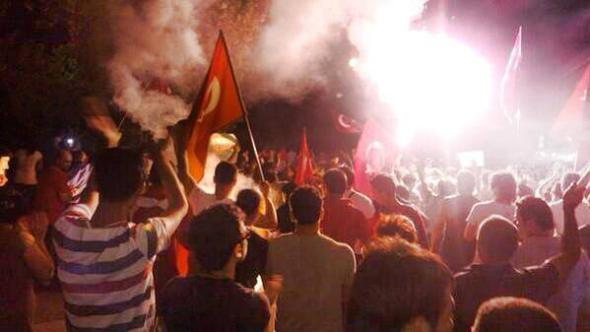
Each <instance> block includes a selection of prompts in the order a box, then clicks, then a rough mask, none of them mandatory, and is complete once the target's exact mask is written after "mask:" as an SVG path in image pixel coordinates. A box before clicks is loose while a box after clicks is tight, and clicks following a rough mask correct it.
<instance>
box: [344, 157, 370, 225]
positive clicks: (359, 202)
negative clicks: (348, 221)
mask: <svg viewBox="0 0 590 332" xmlns="http://www.w3.org/2000/svg"><path fill="white" fill-rule="evenodd" d="M340 170H341V171H342V172H344V174H345V175H346V185H347V186H346V192H345V193H344V198H348V199H350V201H351V202H352V207H354V208H355V209H358V210H359V211H361V212H362V213H363V215H364V216H365V218H367V219H369V218H371V217H373V216H374V215H375V207H374V206H373V202H372V201H371V199H370V198H369V197H367V196H366V195H364V194H363V193H360V192H358V191H356V190H354V188H353V184H354V171H353V170H352V168H350V167H349V166H341V167H340Z"/></svg>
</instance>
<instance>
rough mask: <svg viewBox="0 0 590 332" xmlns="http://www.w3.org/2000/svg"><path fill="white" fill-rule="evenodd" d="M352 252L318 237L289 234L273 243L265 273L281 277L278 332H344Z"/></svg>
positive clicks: (270, 247) (271, 242)
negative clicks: (344, 297)
mask: <svg viewBox="0 0 590 332" xmlns="http://www.w3.org/2000/svg"><path fill="white" fill-rule="evenodd" d="M355 270H356V262H355V258H354V253H353V251H352V249H351V248H350V247H349V246H348V245H346V244H344V243H339V242H336V241H334V240H332V239H331V238H329V237H327V236H324V235H321V234H318V235H299V234H297V233H292V234H286V235H283V236H281V237H279V238H277V239H274V240H272V241H270V244H269V250H268V260H267V267H266V272H267V273H268V274H269V275H277V274H278V275H281V276H282V277H283V288H282V290H281V294H280V296H279V299H278V302H277V322H276V327H277V331H281V332H300V331H314V332H341V331H343V326H342V289H343V287H350V286H351V285H352V280H353V276H354V272H355Z"/></svg>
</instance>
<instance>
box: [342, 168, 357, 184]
mask: <svg viewBox="0 0 590 332" xmlns="http://www.w3.org/2000/svg"><path fill="white" fill-rule="evenodd" d="M340 170H341V171H342V172H344V174H346V182H347V183H348V186H349V187H352V185H353V184H354V171H353V170H352V168H350V166H347V165H344V166H340Z"/></svg>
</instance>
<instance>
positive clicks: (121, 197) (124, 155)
mask: <svg viewBox="0 0 590 332" xmlns="http://www.w3.org/2000/svg"><path fill="white" fill-rule="evenodd" d="M143 172H144V171H143V159H142V156H141V153H139V151H136V150H132V149H128V148H119V147H117V148H109V149H106V150H103V151H102V152H100V153H99V154H98V156H97V157H96V162H95V167H94V173H95V177H96V184H97V188H98V192H99V193H100V199H101V200H105V201H111V202H121V201H125V200H127V199H129V198H131V197H133V195H134V194H135V193H137V192H138V191H139V190H140V189H141V187H142V185H143V183H144V181H145V178H146V176H145V174H143Z"/></svg>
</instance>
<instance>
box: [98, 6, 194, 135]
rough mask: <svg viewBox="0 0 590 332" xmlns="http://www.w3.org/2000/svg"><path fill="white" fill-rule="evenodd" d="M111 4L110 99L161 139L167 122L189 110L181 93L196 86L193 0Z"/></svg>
mask: <svg viewBox="0 0 590 332" xmlns="http://www.w3.org/2000/svg"><path fill="white" fill-rule="evenodd" d="M114 3H115V4H114V5H113V6H112V8H111V15H112V17H113V24H114V25H115V26H114V31H115V34H114V38H115V54H114V56H113V58H112V59H111V61H110V62H109V64H108V69H109V73H110V78H111V83H112V85H113V88H114V90H115V96H114V102H115V103H116V104H117V105H118V106H119V107H120V108H121V109H123V110H124V111H125V112H126V113H127V115H128V116H130V117H131V118H132V119H133V120H134V121H135V122H137V123H139V125H140V126H141V127H142V128H143V129H145V130H149V131H151V132H152V133H153V135H154V137H156V138H161V137H163V136H165V134H166V127H167V126H170V125H173V124H175V123H176V122H178V121H179V120H181V119H183V118H185V117H187V115H188V114H189V111H190V105H188V104H187V103H186V102H185V100H184V99H183V97H182V96H183V95H186V94H189V93H191V92H192V91H194V90H196V89H197V87H196V86H195V85H196V84H198V83H197V82H199V78H198V77H199V75H200V74H201V73H200V72H199V71H198V70H199V68H201V67H202V66H203V64H204V62H205V60H204V57H203V53H202V49H201V47H200V45H199V40H198V36H197V33H196V29H197V23H198V21H197V19H196V10H197V7H196V0H147V1H142V2H139V1H135V2H126V1H120V2H114ZM172 90H174V92H175V93H176V94H172Z"/></svg>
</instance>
